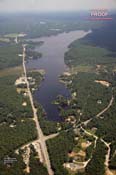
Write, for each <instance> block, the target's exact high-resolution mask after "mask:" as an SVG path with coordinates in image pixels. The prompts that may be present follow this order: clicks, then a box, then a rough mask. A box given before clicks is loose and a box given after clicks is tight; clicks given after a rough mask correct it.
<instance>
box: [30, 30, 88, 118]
mask: <svg viewBox="0 0 116 175" xmlns="http://www.w3.org/2000/svg"><path fill="white" fill-rule="evenodd" d="M86 34H87V32H85V31H73V32H69V33H62V34H59V35H56V36H50V37H42V38H37V39H33V41H44V44H43V45H42V46H41V47H36V51H38V52H41V53H42V55H43V56H42V58H41V59H38V60H31V61H29V63H28V64H27V67H28V68H37V69H44V70H45V72H46V75H45V80H44V81H43V82H42V84H41V87H40V88H39V90H37V91H36V93H35V98H36V100H37V101H38V102H39V103H40V104H41V105H42V106H43V107H44V109H45V111H46V113H47V118H48V119H49V120H53V121H61V117H60V116H59V112H58V110H57V106H56V105H53V104H51V102H52V101H53V100H55V99H56V97H57V95H59V94H61V95H63V96H65V97H69V96H70V92H69V90H68V89H67V88H66V87H65V86H64V85H63V84H61V83H60V82H59V80H58V76H59V75H61V74H62V73H63V72H64V71H66V68H67V67H66V65H65V63H64V53H65V52H66V51H67V49H68V46H69V44H70V43H71V42H73V41H74V40H76V39H80V38H82V37H84V36H85V35H86Z"/></svg>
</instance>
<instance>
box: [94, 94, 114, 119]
mask: <svg viewBox="0 0 116 175" xmlns="http://www.w3.org/2000/svg"><path fill="white" fill-rule="evenodd" d="M113 101H114V97H113V95H112V98H111V100H110V102H109V104H108V106H107V107H106V108H105V109H104V110H102V111H101V112H100V113H99V114H97V115H96V117H100V116H101V115H102V114H104V113H105V112H106V111H107V110H108V109H109V108H110V107H111V106H112V103H113Z"/></svg>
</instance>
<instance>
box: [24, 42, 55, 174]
mask: <svg viewBox="0 0 116 175" xmlns="http://www.w3.org/2000/svg"><path fill="white" fill-rule="evenodd" d="M25 58H26V46H25V45H23V70H24V76H25V81H26V84H27V90H28V95H29V99H30V103H31V107H32V110H33V115H34V120H35V124H36V129H37V134H38V140H39V143H40V146H41V151H42V154H43V157H44V160H45V164H46V167H47V170H48V174H49V175H54V173H53V171H52V168H51V163H50V159H49V154H48V151H47V146H46V142H45V139H44V135H43V132H42V130H41V127H40V124H39V121H38V116H37V109H36V108H35V106H34V101H33V96H32V93H31V90H30V85H29V82H28V79H27V70H26V65H25V62H26V60H25Z"/></svg>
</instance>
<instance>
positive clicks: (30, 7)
mask: <svg viewBox="0 0 116 175" xmlns="http://www.w3.org/2000/svg"><path fill="white" fill-rule="evenodd" d="M93 8H94V9H95V8H108V9H109V8H110V9H112V8H115V9H116V0H0V11H1V12H2V11H34V10H36V11H66V10H80V9H93Z"/></svg>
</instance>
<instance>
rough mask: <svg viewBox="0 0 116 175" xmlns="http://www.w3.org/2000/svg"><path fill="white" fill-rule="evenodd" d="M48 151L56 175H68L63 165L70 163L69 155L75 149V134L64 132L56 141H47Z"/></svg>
mask: <svg viewBox="0 0 116 175" xmlns="http://www.w3.org/2000/svg"><path fill="white" fill-rule="evenodd" d="M47 145H48V151H49V155H50V159H51V163H52V168H53V170H54V172H55V175H61V173H62V175H67V174H68V172H67V170H66V169H64V168H63V164H64V163H65V162H67V161H68V153H69V152H71V151H72V149H73V147H74V133H73V132H72V131H69V132H68V131H67V132H62V133H61V134H60V135H59V136H57V137H56V138H54V139H50V140H48V141H47Z"/></svg>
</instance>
